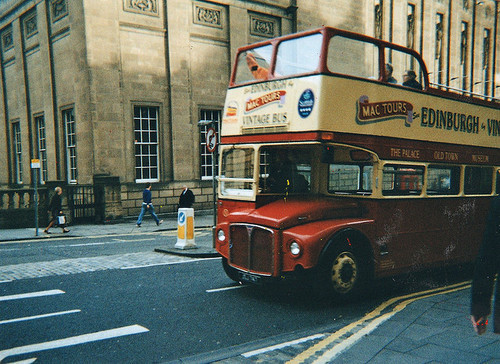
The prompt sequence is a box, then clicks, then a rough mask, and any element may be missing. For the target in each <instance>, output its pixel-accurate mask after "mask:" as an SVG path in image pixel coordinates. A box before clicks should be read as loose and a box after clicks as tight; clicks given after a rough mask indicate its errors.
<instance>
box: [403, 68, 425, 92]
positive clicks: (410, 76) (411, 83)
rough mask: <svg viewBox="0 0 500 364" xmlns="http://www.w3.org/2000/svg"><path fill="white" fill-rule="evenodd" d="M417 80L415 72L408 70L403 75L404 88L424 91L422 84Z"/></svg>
mask: <svg viewBox="0 0 500 364" xmlns="http://www.w3.org/2000/svg"><path fill="white" fill-rule="evenodd" d="M416 78H417V75H416V74H415V71H413V70H407V71H406V72H405V73H404V75H403V86H406V87H411V88H414V89H417V90H422V89H423V87H422V85H421V84H420V82H418V81H417V80H416Z"/></svg>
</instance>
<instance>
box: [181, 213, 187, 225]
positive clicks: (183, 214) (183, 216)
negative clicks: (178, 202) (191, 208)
mask: <svg viewBox="0 0 500 364" xmlns="http://www.w3.org/2000/svg"><path fill="white" fill-rule="evenodd" d="M185 222H186V214H185V213H184V212H183V211H181V212H180V213H179V224H181V225H183V224H184V223H185Z"/></svg>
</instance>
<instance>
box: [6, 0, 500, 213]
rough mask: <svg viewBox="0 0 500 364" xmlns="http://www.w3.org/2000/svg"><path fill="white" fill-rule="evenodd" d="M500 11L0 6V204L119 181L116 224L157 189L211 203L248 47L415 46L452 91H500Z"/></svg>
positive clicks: (441, 4)
mask: <svg viewBox="0 0 500 364" xmlns="http://www.w3.org/2000/svg"><path fill="white" fill-rule="evenodd" d="M498 13H499V2H498V1H494V0H483V1H477V0H410V1H407V0H362V1H358V2H354V1H350V0H329V1H327V0H319V1H306V0H268V1H265V0H253V1H240V0H222V1H200V0H168V1H167V0H100V1H93V0H71V1H70V0H0V65H1V72H0V86H1V87H0V95H1V97H0V210H1V209H12V208H23V207H29V206H31V205H32V200H33V195H32V193H31V191H32V189H33V186H34V183H35V180H39V183H40V187H41V188H44V187H49V186H53V185H54V184H59V185H63V186H67V187H68V188H72V187H75V186H82V187H83V186H90V187H92V186H95V184H96V183H97V182H96V181H100V183H103V184H104V185H110V186H112V187H110V188H109V189H106V190H105V191H107V192H105V195H104V197H103V199H102V201H104V202H103V203H104V204H105V205H106V216H109V217H111V218H112V217H117V216H127V215H135V214H137V213H138V212H139V210H140V206H141V202H142V201H141V197H142V189H143V188H144V183H148V182H151V183H153V185H154V188H153V191H154V194H153V197H154V202H155V204H156V206H158V207H157V209H159V210H160V212H171V211H175V210H176V205H177V201H178V196H179V194H180V192H181V189H182V186H183V185H188V186H189V187H190V188H192V189H193V191H194V192H195V195H196V204H195V208H196V209H209V208H211V207H212V206H213V198H212V196H213V195H212V177H213V169H212V163H213V160H212V159H213V156H212V154H211V153H209V152H207V151H206V148H205V136H206V132H207V129H208V128H209V127H210V126H213V127H215V128H217V127H218V122H219V121H220V120H221V113H222V108H223V104H224V98H225V90H226V87H227V85H228V81H229V77H230V72H231V63H232V61H233V60H234V58H235V52H236V49H237V48H238V47H239V46H243V45H246V44H249V43H253V42H257V41H260V40H263V39H267V38H272V37H276V36H279V35H284V34H288V33H291V32H295V31H301V30H306V29H311V28H317V27H320V26H322V25H328V26H333V27H338V28H342V29H347V30H351V31H355V32H359V33H363V34H367V35H370V36H374V37H378V38H381V39H385V40H389V41H391V42H394V43H398V44H402V45H404V46H408V47H410V48H413V49H415V50H417V51H418V52H420V53H421V54H422V55H423V57H424V59H425V61H426V63H427V67H428V69H429V71H430V72H432V73H431V75H430V79H431V81H432V82H434V83H436V84H439V85H441V87H451V88H457V89H463V90H466V91H467V92H469V93H470V92H473V93H478V94H485V95H490V96H492V95H494V94H495V91H496V93H497V95H498V94H499V93H500V90H498V85H500V60H499V58H500V57H498V52H499V50H498V48H499V47H498V45H497V43H498V42H499V41H498V39H500V38H499V31H498V17H499V15H498ZM349 61H351V60H346V62H349ZM200 121H203V122H202V123H200ZM207 122H212V123H211V124H207ZM33 159H38V160H39V161H40V168H39V169H35V170H33V169H32V168H31V167H32V164H31V162H32V160H33ZM33 171H39V173H38V177H36V175H35V173H33ZM14 190H15V191H16V193H13V192H12V191H14ZM73 190H74V188H73V189H71V191H73Z"/></svg>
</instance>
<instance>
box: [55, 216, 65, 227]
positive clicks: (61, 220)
mask: <svg viewBox="0 0 500 364" xmlns="http://www.w3.org/2000/svg"><path fill="white" fill-rule="evenodd" d="M57 223H58V224H59V225H64V224H66V216H64V215H59V216H57Z"/></svg>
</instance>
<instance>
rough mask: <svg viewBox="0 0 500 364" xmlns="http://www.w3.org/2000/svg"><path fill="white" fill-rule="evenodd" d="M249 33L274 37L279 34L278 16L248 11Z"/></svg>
mask: <svg viewBox="0 0 500 364" xmlns="http://www.w3.org/2000/svg"><path fill="white" fill-rule="evenodd" d="M249 22H250V34H251V35H255V36H258V37H265V38H274V37H277V36H279V35H281V29H280V22H279V19H278V18H274V17H270V16H266V15H262V14H257V13H250V14H249Z"/></svg>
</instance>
